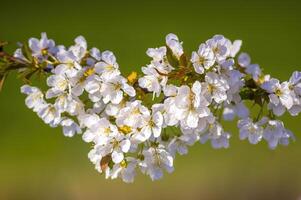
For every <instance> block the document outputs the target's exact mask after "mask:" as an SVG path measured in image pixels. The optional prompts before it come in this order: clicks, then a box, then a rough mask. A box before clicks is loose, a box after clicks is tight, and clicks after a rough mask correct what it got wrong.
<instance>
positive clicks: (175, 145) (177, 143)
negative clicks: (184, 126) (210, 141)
mask: <svg viewBox="0 0 301 200" xmlns="http://www.w3.org/2000/svg"><path fill="white" fill-rule="evenodd" d="M198 139H199V137H198V135H197V134H195V133H189V134H183V135H181V136H179V137H175V138H173V139H172V140H171V141H170V143H169V144H168V146H167V148H168V152H170V154H171V155H172V156H173V157H175V154H176V153H178V154H180V155H184V154H187V153H188V146H192V145H193V144H194V143H195V142H196V141H197V140H198Z"/></svg>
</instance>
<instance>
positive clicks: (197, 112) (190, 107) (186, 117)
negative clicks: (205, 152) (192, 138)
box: [174, 81, 210, 128]
mask: <svg viewBox="0 0 301 200" xmlns="http://www.w3.org/2000/svg"><path fill="white" fill-rule="evenodd" d="M175 104H176V106H177V107H178V108H179V111H178V112H176V113H175V114H174V115H175V117H176V118H177V119H178V120H180V121H181V125H182V126H187V127H190V128H196V127H197V125H198V121H199V118H202V117H206V116H208V115H209V114H210V110H209V109H208V107H207V106H208V105H209V103H208V102H207V101H206V99H205V98H203V96H202V86H201V83H200V82H198V81H196V82H195V83H194V84H193V86H192V88H191V89H190V88H189V87H188V86H181V87H180V88H179V89H178V94H177V96H176V99H175Z"/></svg>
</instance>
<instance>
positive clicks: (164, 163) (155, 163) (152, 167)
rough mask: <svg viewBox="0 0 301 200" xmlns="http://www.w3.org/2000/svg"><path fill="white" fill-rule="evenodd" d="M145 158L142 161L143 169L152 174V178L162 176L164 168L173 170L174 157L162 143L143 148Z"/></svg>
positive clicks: (169, 170)
mask: <svg viewBox="0 0 301 200" xmlns="http://www.w3.org/2000/svg"><path fill="white" fill-rule="evenodd" d="M142 154H143V156H144V160H143V161H142V162H141V164H140V165H141V170H142V171H143V172H144V173H146V174H147V175H149V176H150V178H151V179H152V180H157V179H160V178H162V176H163V169H165V170H166V171H167V172H169V173H171V172H173V170H174V168H173V157H172V156H171V155H170V153H168V152H167V151H166V150H165V149H164V147H163V146H162V145H159V146H158V147H150V148H149V149H145V150H143V153H142Z"/></svg>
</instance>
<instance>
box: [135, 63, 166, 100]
mask: <svg viewBox="0 0 301 200" xmlns="http://www.w3.org/2000/svg"><path fill="white" fill-rule="evenodd" d="M142 71H143V73H144V74H145V76H143V77H141V78H139V80H138V83H139V86H140V87H141V88H145V89H147V90H148V91H150V92H154V94H155V95H156V96H157V97H159V96H160V94H161V85H160V80H159V79H166V81H167V78H164V77H161V76H160V75H159V74H158V72H157V71H156V70H155V68H153V67H142ZM166 81H164V83H165V82H166Z"/></svg>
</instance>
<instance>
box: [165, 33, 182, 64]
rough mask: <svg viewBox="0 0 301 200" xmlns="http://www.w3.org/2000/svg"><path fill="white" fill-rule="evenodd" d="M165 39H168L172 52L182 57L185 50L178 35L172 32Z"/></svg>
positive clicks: (167, 42) (167, 43)
mask: <svg viewBox="0 0 301 200" xmlns="http://www.w3.org/2000/svg"><path fill="white" fill-rule="evenodd" d="M165 39H166V45H167V46H168V47H169V48H170V49H171V51H172V53H173V54H174V55H175V56H176V57H177V58H178V59H180V57H181V56H182V54H183V53H184V51H183V46H182V42H180V41H179V38H178V36H176V35H175V34H173V33H170V34H168V35H167V36H166V38H165Z"/></svg>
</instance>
